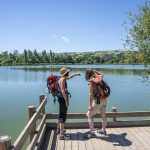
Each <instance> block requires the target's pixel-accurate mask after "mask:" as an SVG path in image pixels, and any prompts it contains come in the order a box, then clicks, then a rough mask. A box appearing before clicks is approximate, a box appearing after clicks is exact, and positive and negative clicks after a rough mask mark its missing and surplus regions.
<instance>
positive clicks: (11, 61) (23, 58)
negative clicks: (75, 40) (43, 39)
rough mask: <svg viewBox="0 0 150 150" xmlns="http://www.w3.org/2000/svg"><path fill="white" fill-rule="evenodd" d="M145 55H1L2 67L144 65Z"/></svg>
mask: <svg viewBox="0 0 150 150" xmlns="http://www.w3.org/2000/svg"><path fill="white" fill-rule="evenodd" d="M143 63H144V55H143V54H142V53H140V52H139V51H129V50H126V51H121V50H107V51H94V52H80V53H77V52H70V53H69V52H67V53H55V52H53V51H52V50H50V51H49V52H47V51H46V50H43V51H42V52H41V53H39V52H37V50H36V49H35V50H33V51H31V50H26V49H25V50H24V52H23V53H21V54H20V53H19V52H18V50H14V52H13V53H10V52H8V51H4V52H2V53H0V65H34V64H37V65H38V64H143ZM149 63H150V62H149Z"/></svg>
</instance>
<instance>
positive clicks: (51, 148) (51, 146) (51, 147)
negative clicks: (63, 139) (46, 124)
mask: <svg viewBox="0 0 150 150" xmlns="http://www.w3.org/2000/svg"><path fill="white" fill-rule="evenodd" d="M56 140H57V135H56V132H55V131H54V130H52V131H51V135H50V138H49V143H48V147H47V149H48V150H54V149H55V148H56ZM47 149H46V150H47Z"/></svg>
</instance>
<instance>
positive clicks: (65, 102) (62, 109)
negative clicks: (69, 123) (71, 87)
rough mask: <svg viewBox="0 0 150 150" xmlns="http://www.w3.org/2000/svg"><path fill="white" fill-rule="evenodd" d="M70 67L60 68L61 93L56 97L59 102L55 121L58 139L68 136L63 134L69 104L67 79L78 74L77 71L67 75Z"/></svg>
mask: <svg viewBox="0 0 150 150" xmlns="http://www.w3.org/2000/svg"><path fill="white" fill-rule="evenodd" d="M69 71H70V69H68V68H62V69H60V74H61V78H60V79H59V86H60V90H61V95H62V96H60V97H58V103H59V116H58V123H57V134H59V139H60V140H65V139H68V137H67V136H66V135H65V134H64V132H65V130H64V126H65V122H66V118H67V110H68V106H69V99H68V94H69V92H68V89H67V80H69V79H71V78H73V77H75V76H79V75H80V74H79V73H76V74H74V75H71V76H69Z"/></svg>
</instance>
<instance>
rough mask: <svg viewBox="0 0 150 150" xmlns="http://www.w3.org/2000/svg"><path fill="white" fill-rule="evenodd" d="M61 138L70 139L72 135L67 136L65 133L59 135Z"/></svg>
mask: <svg viewBox="0 0 150 150" xmlns="http://www.w3.org/2000/svg"><path fill="white" fill-rule="evenodd" d="M59 140H66V141H67V140H70V136H66V135H65V134H62V135H61V134H60V135H59Z"/></svg>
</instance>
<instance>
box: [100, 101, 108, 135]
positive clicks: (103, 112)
mask: <svg viewBox="0 0 150 150" xmlns="http://www.w3.org/2000/svg"><path fill="white" fill-rule="evenodd" d="M100 103H101V104H100V113H101V118H102V128H101V129H100V130H98V133H100V134H104V135H106V126H107V117H106V100H101V102H100Z"/></svg>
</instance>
